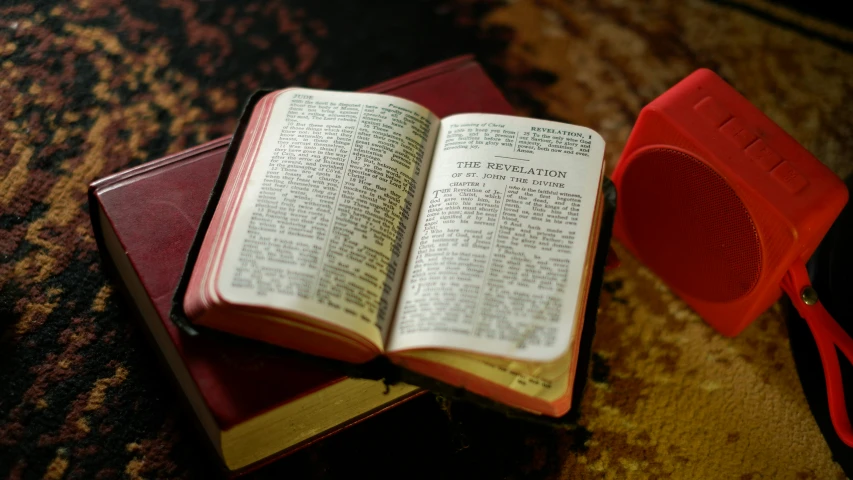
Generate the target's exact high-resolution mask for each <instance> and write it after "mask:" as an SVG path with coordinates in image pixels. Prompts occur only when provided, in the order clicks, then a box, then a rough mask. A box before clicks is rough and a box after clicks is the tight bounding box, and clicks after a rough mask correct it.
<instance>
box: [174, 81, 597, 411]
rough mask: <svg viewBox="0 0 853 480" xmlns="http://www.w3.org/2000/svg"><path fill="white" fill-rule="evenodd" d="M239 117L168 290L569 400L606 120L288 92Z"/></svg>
mask: <svg viewBox="0 0 853 480" xmlns="http://www.w3.org/2000/svg"><path fill="white" fill-rule="evenodd" d="M240 128H241V129H243V130H242V135H239V136H238V137H235V138H239V139H240V140H239V143H238V144H236V145H232V147H231V148H232V150H234V152H236V153H234V158H233V165H232V166H231V167H230V172H229V175H228V178H227V181H226V182H225V184H224V187H223V188H222V191H221V194H220V195H219V199H218V203H217V204H216V207H215V210H214V211H213V213H212V218H211V219H210V222H209V226H208V228H207V230H206V232H205V233H204V238H203V241H202V242H201V244H200V248H199V249H198V251H197V255H196V256H195V258H191V259H190V260H189V262H188V269H189V270H188V273H190V275H189V279H188V283H187V284H186V288H185V292H182V291H179V292H178V293H179V295H180V294H183V295H182V297H181V298H176V301H177V302H178V309H181V308H182V309H183V313H184V314H185V315H186V317H188V318H189V319H191V321H192V323H193V324H195V325H204V326H208V327H211V328H215V329H218V330H222V331H226V332H231V333H234V334H237V335H242V336H246V337H251V338H255V339H258V340H262V341H265V342H270V343H274V344H278V345H281V346H284V347H287V348H291V349H294V350H299V351H302V352H305V353H308V354H312V355H318V356H322V357H327V358H332V359H337V360H343V361H346V362H353V363H361V362H366V361H368V360H371V359H374V358H376V357H377V356H381V355H384V356H385V357H386V358H387V359H388V360H389V361H390V362H391V363H393V364H395V365H397V366H399V367H401V368H403V369H405V370H408V371H412V372H415V373H416V374H419V375H422V376H425V377H430V378H433V379H436V380H438V381H440V382H444V383H446V384H450V385H453V386H456V387H461V388H464V389H465V390H468V391H471V392H474V393H475V394H478V395H482V396H484V397H487V398H490V399H493V400H495V401H497V402H501V403H503V404H506V405H509V406H512V407H517V408H521V409H524V410H527V411H531V412H534V413H540V414H545V415H549V416H561V415H563V414H564V413H566V412H567V411H568V409H569V408H570V405H571V392H572V388H571V387H572V382H573V379H574V375H575V371H576V357H577V350H578V346H579V343H580V332H581V329H582V327H583V322H584V313H585V310H586V307H587V302H586V300H587V293H588V289H589V285H590V277H591V274H592V267H593V263H594V262H593V258H594V256H595V254H596V245H597V237H598V233H599V230H600V224H601V218H602V211H603V206H604V198H603V195H602V193H601V192H602V188H601V187H602V182H603V180H604V176H603V168H604V161H603V154H604V142H603V140H602V139H601V137H600V136H599V135H598V134H597V133H596V132H594V131H592V130H590V129H588V128H584V127H579V126H574V125H569V124H564V123H558V122H551V121H544V120H535V119H528V118H522V117H513V116H507V115H494V114H472V113H468V114H457V115H451V116H448V117H445V118H443V119H439V118H438V117H437V116H436V115H434V114H433V113H431V112H430V111H429V110H428V109H427V108H425V107H423V106H420V105H418V104H416V103H413V102H411V101H408V100H405V99H402V98H398V97H394V96H389V95H381V94H371V93H345V92H334V91H320V90H309V89H296V88H294V89H285V90H279V91H275V92H272V93H269V94H267V95H265V96H263V97H261V98H260V100H258V101H257V102H256V103H255V104H254V105H253V106H252V108H249V109H248V110H247V113H246V117H245V118H244V119H243V122H242V124H241V127H240Z"/></svg>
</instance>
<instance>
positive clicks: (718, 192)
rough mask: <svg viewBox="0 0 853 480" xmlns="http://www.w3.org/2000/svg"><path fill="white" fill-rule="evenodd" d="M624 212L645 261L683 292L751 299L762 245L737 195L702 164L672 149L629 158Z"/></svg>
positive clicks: (714, 299) (623, 186) (719, 299)
mask: <svg viewBox="0 0 853 480" xmlns="http://www.w3.org/2000/svg"><path fill="white" fill-rule="evenodd" d="M626 160H629V162H630V163H628V165H627V168H626V169H625V172H624V174H623V177H622V181H621V188H620V192H619V195H620V198H619V208H621V209H623V210H622V219H623V225H624V226H625V230H626V234H627V235H628V238H629V240H630V242H631V244H632V245H633V246H634V248H635V249H636V250H637V254H638V255H639V256H640V259H641V260H642V261H643V262H645V263H646V265H648V266H649V267H650V268H651V269H652V270H653V271H655V273H657V274H658V275H659V276H660V277H661V278H662V279H663V280H664V281H665V282H666V283H667V284H669V285H671V286H673V287H675V288H676V289H678V290H680V291H681V292H682V293H684V294H687V295H690V296H693V297H695V298H697V299H702V300H706V301H712V302H726V301H732V300H736V299H738V298H740V297H742V296H744V295H746V294H747V293H749V292H750V291H751V290H752V289H753V288H754V287H755V285H756V283H757V282H758V278H759V276H760V275H761V245H760V243H759V239H758V233H757V232H756V229H755V225H754V223H753V221H752V218H751V217H750V214H749V212H748V211H747V209H746V207H745V206H744V204H743V202H742V201H741V199H740V198H739V197H738V196H737V194H736V193H735V191H734V190H733V189H732V188H731V187H730V186H729V185H728V184H727V183H726V181H725V180H724V179H723V178H722V177H721V176H720V175H719V174H718V173H717V172H715V171H714V170H713V169H711V168H710V167H708V166H707V165H705V164H704V163H703V162H701V161H699V160H698V159H696V158H694V157H692V156H690V155H688V154H685V153H682V152H679V151H677V150H672V149H668V148H654V149H649V150H644V151H640V152H638V153H637V154H636V155H635V156H633V157H631V158H630V159H626Z"/></svg>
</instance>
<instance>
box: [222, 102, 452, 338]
mask: <svg viewBox="0 0 853 480" xmlns="http://www.w3.org/2000/svg"><path fill="white" fill-rule="evenodd" d="M438 125H439V120H438V119H437V118H436V117H435V116H434V115H433V114H432V113H430V112H429V111H428V110H427V109H425V108H424V107H421V106H419V105H417V104H415V103H412V102H409V101H407V100H403V99H400V98H396V97H392V96H387V95H376V94H365V93H344V92H329V91H319V90H306V89H291V90H285V91H283V92H282V93H279V96H278V97H277V99H276V100H275V104H274V106H273V107H272V112H271V114H270V117H269V120H268V123H267V124H266V128H265V130H264V132H263V133H262V135H263V138H262V139H261V144H260V147H259V150H258V153H257V155H256V156H255V159H254V161H253V164H252V165H251V169H252V170H251V174H250V175H251V176H250V180H249V181H248V183H247V186H246V187H245V191H244V192H243V195H242V199H241V200H240V203H239V205H238V207H237V208H238V212H237V215H236V217H235V221H234V224H233V226H232V228H231V233H230V237H229V238H228V240H227V241H228V245H227V246H226V248H225V249H224V253H223V257H222V261H221V264H222V267H221V270H220V273H219V276H218V279H217V282H218V283H217V287H218V289H219V294H220V295H221V296H222V298H224V299H226V300H227V301H229V302H232V303H240V304H251V305H259V306H264V307H269V308H273V309H285V310H289V311H293V312H295V313H297V314H300V315H305V316H308V317H313V318H315V319H321V320H323V321H328V322H332V323H335V324H337V325H339V326H342V327H345V328H348V329H350V330H353V331H355V332H356V333H359V334H360V335H362V336H363V337H365V338H367V339H368V340H370V341H372V342H373V343H375V344H376V345H377V346H379V347H380V348H382V341H383V339H384V337H385V334H386V332H385V329H386V328H387V325H388V323H389V320H390V316H391V315H392V314H393V306H394V304H395V302H396V299H397V295H398V292H399V286H400V282H401V280H402V274H403V270H404V265H405V261H406V258H405V256H406V254H407V253H408V247H409V244H410V242H411V236H412V232H413V230H414V225H415V222H416V216H417V212H418V206H419V205H420V202H421V197H422V195H423V188H424V184H425V176H426V172H427V171H428V170H429V160H430V158H431V157H432V146H433V145H434V142H435V137H436V135H437V132H438Z"/></svg>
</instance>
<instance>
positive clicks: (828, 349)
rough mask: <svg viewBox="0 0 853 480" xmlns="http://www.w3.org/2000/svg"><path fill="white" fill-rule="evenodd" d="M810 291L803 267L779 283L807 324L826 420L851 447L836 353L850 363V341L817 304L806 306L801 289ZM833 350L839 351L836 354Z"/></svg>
mask: <svg viewBox="0 0 853 480" xmlns="http://www.w3.org/2000/svg"><path fill="white" fill-rule="evenodd" d="M806 287H811V280H810V279H809V274H808V271H806V266H805V264H803V263H797V264H795V265H793V266H791V268H790V269H789V270H788V272H787V273H786V274H785V278H784V279H782V289H783V290H785V293H787V294H788V296H789V297H791V302H792V303H793V304H794V306H795V307H796V308H797V311H798V312H799V313H800V316H801V317H803V318H804V319H805V320H806V323H807V324H808V326H809V329H811V331H812V335H814V339H815V343H817V349H818V351H819V352H820V361H821V363H823V372H824V376H825V378H826V396H827V400H828V401H829V416H830V418H832V425H833V426H834V427H835V432H836V433H837V434H838V437H839V438H841V440H842V441H843V442H844V443H845V444H847V446H849V447H853V427H851V426H850V419H849V418H848V416H847V404H846V403H845V401H844V386H843V384H842V383H841V369H840V367H839V364H838V355H837V352H838V351H841V353H842V354H844V356H845V357H847V359H848V360H850V361H851V362H853V339H851V338H850V336H849V335H847V332H845V331H844V329H843V328H841V325H839V324H838V323H836V322H835V320H834V319H833V318H832V317H831V316H830V315H829V312H827V311H826V309H825V308H823V304H821V303H820V302H819V301H818V302H817V303H814V304H812V305H808V304H806V302H804V301H803V298H802V292H803V289H805V288H806ZM836 348H837V349H838V350H836Z"/></svg>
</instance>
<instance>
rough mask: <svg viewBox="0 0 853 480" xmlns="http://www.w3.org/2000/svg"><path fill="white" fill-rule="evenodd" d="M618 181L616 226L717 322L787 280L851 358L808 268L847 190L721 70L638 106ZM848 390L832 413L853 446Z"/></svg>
mask: <svg viewBox="0 0 853 480" xmlns="http://www.w3.org/2000/svg"><path fill="white" fill-rule="evenodd" d="M613 182H614V183H615V184H616V188H617V192H618V195H619V203H618V207H617V213H616V223H615V225H614V235H615V237H616V238H617V239H618V240H619V241H621V242H622V243H623V244H624V245H625V246H626V247H627V248H628V249H629V250H630V251H631V252H633V253H634V254H635V255H636V256H637V257H638V258H639V259H640V260H641V261H642V262H643V263H645V264H646V265H647V266H648V267H650V268H651V269H652V270H653V271H654V272H655V273H656V274H657V275H658V276H660V277H661V278H662V279H663V280H664V281H665V282H666V283H667V284H668V285H669V287H670V288H671V289H672V290H673V291H674V292H675V293H676V294H677V295H678V296H679V297H681V298H682V299H683V300H684V301H685V302H686V303H687V304H689V305H690V306H691V307H692V308H693V309H694V310H695V311H696V313H698V314H699V315H700V316H702V318H704V319H705V321H707V322H708V323H709V324H711V325H712V326H713V327H714V328H715V329H717V330H718V331H719V332H721V333H723V334H724V335H729V336H733V335H737V334H738V333H739V332H740V331H741V330H743V329H744V328H745V327H746V326H747V325H748V324H749V323H750V322H751V321H752V320H754V319H755V318H756V317H757V316H758V315H759V314H761V313H762V312H763V311H765V310H766V309H767V308H768V307H770V306H771V305H772V304H773V303H774V302H775V301H776V300H778V299H779V297H780V295H781V294H782V290H783V288H784V289H785V290H786V291H787V292H788V294H789V295H790V296H791V297H792V301H794V304H795V305H796V306H797V308H798V309H799V310H800V312H801V314H802V313H803V312H804V311H805V312H806V313H807V315H804V316H805V317H806V318H807V320H808V321H809V325H810V326H811V327H812V331H813V332H814V333H815V336H816V337H820V338H827V339H829V340H830V341H831V342H830V345H833V344H834V345H836V346H838V347H839V348H841V349H842V352H844V353H845V355H847V356H848V358H853V340H850V337H848V336H847V335H846V334H844V330H843V329H841V327H839V326H838V325H837V324H835V322H834V321H833V320H832V319H831V318H830V317H829V315H828V314H826V311H825V310H824V309H823V307H822V306H820V303H819V302H817V301H816V298H814V294H813V293H814V291H813V290H811V289H810V286H809V282H808V275H807V274H806V273H805V262H806V261H807V260H808V258H809V257H810V256H811V254H812V253H813V252H814V250H815V248H817V246H818V244H819V243H820V241H821V239H822V238H823V236H824V235H825V234H826V232H827V231H828V230H829V227H830V226H831V225H832V222H833V221H834V220H835V218H836V217H837V216H838V214H839V213H840V212H841V210H842V208H843V207H844V204H845V203H846V202H847V196H848V194H847V189H846V187H845V186H844V184H843V183H842V182H841V180H840V179H839V178H838V177H837V176H836V175H835V174H833V173H832V172H831V171H830V170H829V169H828V168H826V166H824V165H823V164H822V163H821V162H820V161H818V160H817V159H816V158H815V157H814V156H812V155H811V154H809V152H808V151H806V149H805V148H803V147H802V146H801V145H800V144H799V143H797V142H796V140H794V139H793V138H791V137H790V136H789V135H788V134H786V133H785V132H784V131H783V130H782V129H781V128H780V127H779V126H778V125H776V124H775V123H773V121H771V120H770V119H769V118H767V117H766V116H765V115H763V114H762V113H761V112H760V111H759V110H758V109H757V108H755V107H754V106H753V105H752V104H751V103H749V101H748V100H746V99H745V98H744V97H743V96H741V95H740V94H739V93H737V91H735V90H734V89H733V88H732V87H731V86H729V85H728V84H727V83H726V82H725V81H723V80H722V79H721V78H720V77H718V76H717V75H716V74H714V73H713V72H711V71H709V70H704V69H703V70H698V71H696V72H694V73H693V74H691V75H690V76H688V77H687V78H685V79H684V80H682V81H681V82H679V83H678V84H677V85H675V86H674V87H672V88H671V89H670V90H668V91H667V92H665V93H664V94H663V95H661V96H660V97H658V98H657V99H655V100H654V101H653V102H652V103H650V104H649V105H647V106H646V107H645V108H644V109H643V110H642V111H641V112H640V116H639V118H638V119H637V123H636V125H635V126H634V129H633V131H632V132H631V136H630V138H629V139H628V143H627V145H626V146H625V150H624V151H623V153H622V157H621V158H620V160H619V163H618V164H617V165H616V169H615V171H614V173H613ZM852 247H853V246H852ZM804 298H805V299H806V300H803V299H804ZM803 308H804V309H805V310H802V309H803ZM821 311H822V312H823V313H820V312H821ZM830 324H831V325H830ZM842 336H843V337H844V338H842ZM827 350H828V351H831V356H832V358H833V359H834V361H835V369H836V370H837V367H838V360H837V357H836V355H835V350H834V348H827ZM822 354H823V352H822ZM827 355H828V354H827ZM822 358H823V357H822ZM824 366H825V367H827V362H826V361H824ZM830 376H831V375H830V374H829V373H828V374H827V378H828V379H829V377H830ZM838 378H839V380H838V381H839V385H838V387H839V388H840V374H839V376H838ZM830 383H831V382H828V388H829V389H830V390H831V389H832V387H830V386H829V384H830ZM840 392H841V397H840V402H841V403H840V404H838V403H837V400H838V394H839V391H838V389H836V391H835V392H834V393H833V395H834V396H835V400H836V405H835V408H834V411H833V412H832V413H833V419H834V420H835V419H836V417H839V418H840V417H841V416H842V413H843V422H841V423H844V424H846V427H845V428H846V430H845V428H842V429H841V430H844V431H845V434H844V435H842V438H843V439H844V440H845V442H847V443H848V445H853V429H851V428H850V424H849V422H848V421H847V415H846V408H845V407H844V403H843V402H844V400H843V390H841V391H840ZM833 395H831V398H832V397H833ZM832 402H833V400H832V399H831V401H830V403H832ZM839 408H840V411H839ZM831 410H832V409H831ZM836 430H837V431H839V434H841V433H842V432H841V430H839V424H836ZM844 437H846V438H844Z"/></svg>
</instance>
